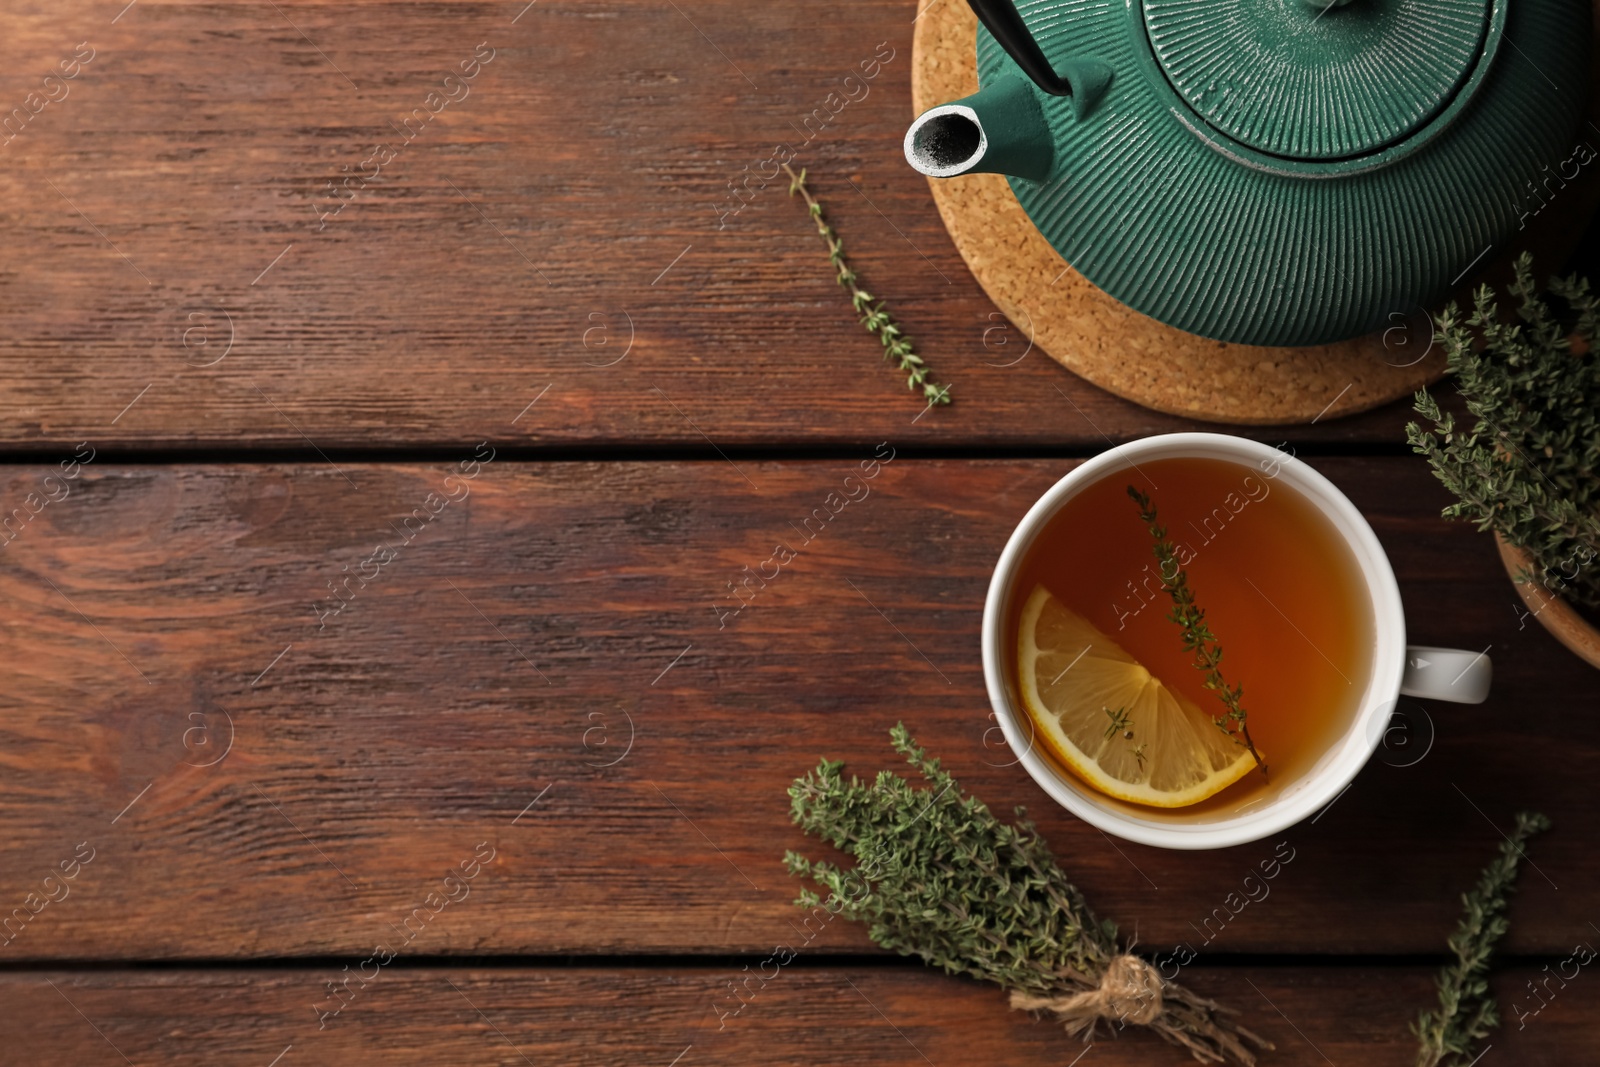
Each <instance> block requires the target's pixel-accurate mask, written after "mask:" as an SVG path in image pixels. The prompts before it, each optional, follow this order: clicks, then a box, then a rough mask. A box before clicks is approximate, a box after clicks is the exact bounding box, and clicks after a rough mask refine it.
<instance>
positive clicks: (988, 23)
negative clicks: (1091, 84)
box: [967, 0, 1072, 96]
mask: <svg viewBox="0 0 1600 1067" xmlns="http://www.w3.org/2000/svg"><path fill="white" fill-rule="evenodd" d="M967 3H968V4H970V5H971V6H972V10H973V11H974V12H976V13H977V15H978V18H979V19H980V20H982V22H983V24H984V26H985V27H986V28H987V29H988V31H989V32H990V33H991V34H993V35H994V39H995V40H996V41H999V42H1000V47H1001V48H1004V49H1005V50H1006V55H1008V56H1010V57H1011V58H1012V59H1013V60H1014V61H1015V62H1016V64H1017V66H1019V67H1021V68H1022V72H1023V73H1024V74H1026V75H1027V76H1028V77H1030V78H1032V79H1033V84H1035V85H1037V86H1038V87H1039V88H1040V89H1043V90H1044V91H1045V92H1047V93H1049V94H1050V95H1051V96H1071V95H1072V84H1071V83H1070V82H1069V81H1068V80H1067V79H1066V78H1063V77H1061V76H1060V75H1059V74H1057V73H1056V72H1055V68H1054V67H1052V66H1050V61H1049V60H1048V59H1046V58H1045V57H1044V51H1043V50H1042V49H1040V47H1039V42H1038V41H1035V40H1034V39H1033V34H1032V33H1031V32H1030V31H1029V30H1028V24H1027V23H1026V22H1023V21H1022V15H1021V14H1020V13H1019V12H1018V11H1017V5H1016V4H1015V3H1014V2H1013V0H967Z"/></svg>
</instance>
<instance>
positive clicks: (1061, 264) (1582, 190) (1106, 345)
mask: <svg viewBox="0 0 1600 1067" xmlns="http://www.w3.org/2000/svg"><path fill="white" fill-rule="evenodd" d="M918 6H919V9H920V13H919V14H918V16H917V24H916V30H915V34H914V37H913V41H912V60H911V62H912V68H911V98H912V104H913V106H914V108H915V109H916V110H915V114H921V113H922V112H923V111H925V110H927V109H928V108H930V107H933V106H935V105H937V104H942V103H948V102H949V101H951V100H956V99H959V98H961V97H963V96H968V95H970V94H972V93H975V92H977V91H978V71H977V56H976V48H977V27H978V19H977V16H976V15H974V14H973V12H972V9H971V8H970V7H969V6H968V5H967V3H966V0H919V4H918ZM1596 17H1597V19H1600V9H1597V16H1596ZM1596 67H1597V68H1600V64H1596ZM1595 97H1596V99H1597V100H1600V82H1597V91H1596V94H1595ZM1594 113H1595V114H1596V115H1600V108H1596V109H1595V111H1594ZM1585 140H1587V141H1589V143H1591V144H1594V145H1596V147H1600V134H1597V135H1596V136H1594V137H1588V138H1585ZM1597 174H1600V164H1593V163H1592V164H1590V165H1589V167H1588V168H1587V169H1586V170H1585V171H1584V172H1583V173H1582V174H1580V176H1579V178H1578V179H1577V180H1575V181H1573V182H1571V183H1570V184H1569V186H1568V188H1566V189H1564V190H1562V191H1561V192H1560V194H1559V195H1560V197H1561V201H1560V202H1556V201H1552V203H1551V205H1550V207H1549V208H1547V209H1546V210H1544V211H1542V212H1541V213H1540V214H1539V216H1538V217H1537V218H1535V219H1534V220H1532V221H1531V222H1530V223H1529V226H1528V230H1527V234H1526V240H1524V241H1522V242H1520V243H1518V244H1517V245H1516V246H1515V247H1514V248H1512V249H1510V250H1509V251H1508V252H1507V253H1506V254H1505V255H1503V256H1501V257H1498V258H1496V259H1495V260H1494V261H1493V263H1491V264H1488V265H1487V266H1486V269H1484V270H1483V271H1482V272H1481V273H1480V274H1479V276H1477V277H1474V278H1469V279H1467V281H1466V282H1465V283H1464V284H1463V286H1462V287H1461V288H1460V289H1459V290H1458V291H1457V293H1456V294H1454V296H1455V298H1456V299H1458V300H1462V301H1468V300H1470V289H1471V288H1472V287H1473V286H1475V285H1476V284H1477V283H1478V282H1480V281H1486V282H1488V283H1489V284H1503V279H1505V278H1509V277H1510V267H1509V265H1510V262H1511V260H1512V259H1513V258H1515V256H1516V255H1517V254H1518V253H1519V252H1521V251H1522V250H1523V249H1527V250H1529V251H1531V252H1533V255H1534V259H1535V262H1537V263H1538V264H1540V265H1541V266H1544V267H1546V268H1548V267H1549V266H1550V265H1552V264H1560V263H1564V262H1566V260H1567V258H1568V257H1569V256H1570V255H1571V253H1572V251H1573V249H1574V248H1576V246H1577V240H1578V238H1579V237H1580V236H1581V234H1582V232H1583V229H1584V226H1585V224H1586V223H1587V221H1588V219H1589V217H1590V215H1591V214H1593V212H1594V209H1595V205H1596V203H1597V202H1600V180H1596V177H1597ZM928 184H929V187H930V188H931V189H932V190H933V199H934V203H935V204H937V205H938V208H939V214H940V216H942V217H943V219H944V224H945V228H946V229H948V230H949V231H950V237H951V239H952V240H953V241H954V242H955V245H956V248H957V250H959V251H960V253H961V256H962V258H963V259H965V260H966V262H967V267H968V269H970V270H971V271H972V274H973V277H975V278H976V279H977V280H978V284H979V285H981V286H982V287H983V290H984V292H986V293H987V294H988V295H989V298H990V299H991V300H993V301H994V302H995V304H996V305H997V306H998V307H999V308H1000V310H1001V311H1002V312H1004V313H1005V315H1006V317H1007V318H1009V319H1010V320H1011V321H1012V322H1013V323H1015V324H1016V326H1017V327H1018V328H1019V329H1021V330H1022V331H1023V332H1024V334H1026V335H1027V336H1029V337H1031V338H1032V339H1033V342H1034V344H1035V345H1037V346H1038V347H1039V348H1041V349H1043V350H1044V351H1045V352H1046V353H1048V354H1049V355H1050V357H1051V358H1053V359H1054V360H1055V361H1056V362H1058V363H1060V364H1061V365H1062V366H1064V367H1066V368H1067V369H1068V370H1070V371H1072V372H1073V373H1074V374H1077V375H1080V376H1081V377H1083V378H1087V379H1088V380H1089V381H1091V382H1093V383H1094V384H1095V385H1098V386H1099V387H1100V388H1102V389H1105V390H1108V391H1109V392H1112V393H1115V394H1116V395H1118V396H1121V397H1125V398H1126V399H1128V400H1131V401H1133V402H1134V403H1136V404H1140V405H1143V406H1144V407H1148V408H1153V409H1155V410H1156V411H1164V412H1168V413H1170V414H1174V415H1185V416H1189V417H1191V418H1197V419H1205V420H1209V421H1215V422H1229V423H1241V424H1254V425H1270V424H1275V423H1295V422H1307V421H1319V420H1321V419H1327V418H1333V417H1336V416H1339V415H1351V414H1354V413H1356V412H1359V411H1367V410H1369V409H1371V408H1375V407H1378V406H1379V405H1381V404H1385V403H1388V402H1389V401H1391V400H1395V399H1397V398H1399V397H1402V396H1408V395H1410V394H1411V393H1413V392H1415V391H1416V390H1418V389H1421V388H1422V387H1424V386H1426V385H1428V384H1429V383H1431V382H1434V381H1437V380H1438V379H1439V377H1440V376H1441V375H1442V374H1443V373H1444V369H1445V360H1444V353H1443V351H1442V350H1441V347H1440V346H1437V345H1434V346H1432V350H1431V351H1429V348H1430V334H1431V329H1430V327H1429V320H1428V319H1427V318H1426V317H1425V314H1424V312H1423V309H1421V308H1412V309H1408V314H1407V315H1406V316H1405V317H1402V316H1399V315H1396V316H1395V318H1394V320H1393V325H1392V326H1391V327H1390V328H1389V329H1386V330H1383V331H1381V332H1379V333H1375V334H1372V335H1370V336H1367V337H1362V338H1357V339H1355V340H1351V341H1343V342H1340V343H1338V344H1332V345H1317V346H1314V347H1308V348H1266V347H1259V346H1255V345H1237V344H1228V343H1226V342H1222V341H1212V340H1208V339H1206V338H1204V337H1197V336H1196V335H1194V334H1191V333H1186V332H1184V331H1183V330H1178V329H1175V328H1173V327H1171V326H1166V325H1163V324H1162V323H1160V322H1157V321H1156V320H1155V319H1152V318H1150V317H1148V316H1146V315H1142V314H1140V313H1139V312H1137V311H1134V310H1133V309H1131V308H1129V307H1127V306H1126V305H1124V304H1121V303H1119V302H1118V301H1116V300H1113V299H1112V298H1111V297H1109V296H1107V295H1106V294H1105V293H1104V292H1102V291H1101V290H1099V289H1098V288H1096V287H1095V286H1094V285H1093V284H1091V283H1090V282H1089V281H1088V280H1087V279H1086V278H1084V277H1083V275H1081V274H1079V273H1078V272H1077V271H1075V270H1073V269H1072V268H1071V267H1070V266H1068V265H1067V262H1066V260H1064V259H1062V258H1061V256H1060V254H1059V253H1057V252H1056V250H1055V249H1054V248H1052V247H1050V243H1049V242H1048V241H1046V240H1045V239H1044V236H1043V235H1042V234H1040V232H1039V231H1038V230H1037V229H1036V228H1035V227H1034V225H1033V223H1032V222H1030V221H1029V220H1028V216H1027V214H1026V213H1025V212H1024V211H1023V210H1022V205H1020V204H1019V203H1017V198H1016V196H1015V195H1014V194H1013V193H1012V192H1011V186H1010V185H1009V184H1008V183H1007V181H1006V179H1005V178H1004V177H1002V176H1001V175H998V174H969V175H963V176H962V177H959V178H930V179H928ZM1429 310H1430V311H1432V310H1436V309H1429ZM1424 352H1426V353H1427V354H1426V355H1422V354H1423V353H1424ZM1418 356H1422V358H1421V359H1420V360H1419V359H1418Z"/></svg>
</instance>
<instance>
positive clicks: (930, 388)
mask: <svg viewBox="0 0 1600 1067" xmlns="http://www.w3.org/2000/svg"><path fill="white" fill-rule="evenodd" d="M783 171H784V173H785V174H787V175H789V195H790V196H795V195H797V194H798V195H799V196H801V197H802V198H804V200H805V202H806V207H807V209H808V210H809V211H810V212H811V218H812V219H813V220H814V221H815V222H816V224H817V233H819V234H821V235H822V240H823V241H824V242H825V243H826V244H827V246H828V262H829V263H832V264H833V268H834V271H835V272H836V280H837V281H838V283H839V284H840V285H842V286H844V287H845V288H847V289H849V290H850V303H851V305H852V306H853V307H854V308H855V309H856V314H857V315H859V316H861V325H863V326H865V327H866V328H867V332H868V333H870V334H873V335H874V336H876V337H877V338H878V340H879V341H881V342H883V358H884V359H892V360H895V361H896V362H897V363H898V364H899V367H900V369H901V370H903V371H905V372H906V388H907V389H912V390H915V389H916V388H917V387H918V386H921V388H922V395H923V396H925V397H926V398H927V400H928V404H929V406H930V407H931V406H932V405H934V404H948V403H950V387H949V386H948V385H940V384H939V383H938V382H936V381H935V380H934V379H932V378H931V377H929V372H928V367H927V364H925V363H924V362H923V361H922V357H921V356H919V355H917V353H916V351H915V349H914V348H913V347H912V343H911V338H909V337H907V336H905V335H904V334H903V333H901V331H900V326H899V324H898V323H896V322H895V320H894V316H893V315H891V314H889V311H888V309H886V308H885V307H884V306H883V301H882V300H878V299H877V298H876V297H874V296H873V295H872V294H871V293H869V292H867V291H866V290H865V289H863V288H861V286H859V285H857V284H856V272H855V271H853V270H851V269H850V264H849V263H848V262H846V260H845V258H844V242H843V241H841V240H840V239H839V235H838V234H836V233H834V232H833V227H832V226H829V225H828V221H827V219H825V218H823V215H822V204H821V203H819V202H818V201H817V198H816V197H814V196H812V195H811V190H810V189H807V188H806V172H805V169H804V168H801V170H800V173H799V174H796V173H795V172H794V168H792V167H790V166H789V164H787V163H785V164H784V165H783Z"/></svg>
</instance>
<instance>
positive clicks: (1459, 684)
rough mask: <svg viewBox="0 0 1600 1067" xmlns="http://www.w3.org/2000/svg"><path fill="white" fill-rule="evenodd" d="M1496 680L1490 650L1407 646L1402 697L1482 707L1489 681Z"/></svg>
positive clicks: (1487, 693)
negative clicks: (1447, 701) (1479, 705)
mask: <svg viewBox="0 0 1600 1067" xmlns="http://www.w3.org/2000/svg"><path fill="white" fill-rule="evenodd" d="M1493 676H1494V668H1493V666H1492V665H1491V664H1490V662H1489V657H1488V655H1487V650H1485V651H1484V652H1464V651H1462V650H1461V649H1459V648H1434V647H1433V646H1431V645H1407V646H1406V669H1405V673H1404V674H1403V675H1401V677H1400V695H1401V696H1408V697H1421V698H1422V699H1423V700H1449V701H1453V702H1454V703H1457V704H1482V703H1483V702H1484V700H1485V699H1486V698H1487V697H1488V696H1489V680H1490V679H1491V678H1492V677H1493Z"/></svg>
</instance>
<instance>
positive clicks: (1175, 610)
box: [1128, 485, 1267, 774]
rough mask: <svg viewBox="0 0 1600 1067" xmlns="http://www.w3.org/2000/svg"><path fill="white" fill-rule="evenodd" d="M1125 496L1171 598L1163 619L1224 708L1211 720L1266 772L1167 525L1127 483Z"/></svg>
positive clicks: (1239, 688)
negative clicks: (1174, 627) (1175, 629)
mask: <svg viewBox="0 0 1600 1067" xmlns="http://www.w3.org/2000/svg"><path fill="white" fill-rule="evenodd" d="M1128 496H1129V497H1131V498H1132V499H1133V502H1134V503H1135V504H1137V505H1138V506H1139V518H1141V519H1143V520H1144V524H1145V526H1147V527H1148V528H1149V530H1150V536H1151V538H1152V539H1153V540H1154V541H1155V546H1154V549H1153V551H1154V552H1155V557H1156V561H1157V570H1158V572H1159V573H1160V576H1161V588H1162V589H1165V590H1166V591H1167V594H1168V595H1169V596H1171V597H1172V611H1171V612H1169V613H1168V614H1167V618H1169V619H1171V620H1172V621H1173V622H1175V623H1177V624H1178V626H1180V627H1182V629H1183V648H1184V651H1186V652H1192V653H1194V666H1195V669H1196V670H1199V671H1201V672H1202V673H1204V674H1205V676H1206V680H1205V683H1204V684H1205V687H1206V688H1207V689H1209V690H1211V691H1212V692H1213V693H1215V694H1217V699H1218V700H1220V701H1222V704H1223V707H1225V708H1226V709H1227V710H1226V711H1224V712H1223V713H1222V714H1221V715H1217V716H1213V717H1212V720H1211V721H1212V722H1214V723H1216V724H1217V728H1218V729H1219V730H1221V731H1222V732H1223V733H1225V734H1227V735H1228V736H1229V737H1231V738H1233V741H1234V743H1235V744H1238V745H1241V746H1243V747H1244V748H1245V749H1246V750H1248V751H1249V753H1250V756H1251V758H1252V759H1254V760H1255V761H1256V766H1257V767H1260V768H1261V773H1262V774H1266V773H1267V764H1266V761H1264V760H1263V759H1262V758H1261V753H1259V752H1257V751H1256V743H1255V742H1254V741H1253V740H1251V738H1250V725H1249V723H1248V721H1247V719H1248V713H1247V712H1246V711H1245V709H1244V686H1243V685H1235V686H1229V685H1228V683H1227V680H1226V679H1225V678H1224V677H1223V676H1222V645H1221V644H1220V643H1219V642H1218V641H1217V635H1216V634H1214V633H1212V632H1211V626H1210V624H1209V623H1207V622H1206V613H1205V610H1204V609H1203V608H1201V607H1199V606H1198V605H1196V604H1195V600H1194V591H1193V590H1192V589H1190V588H1189V575H1188V573H1187V572H1186V571H1185V570H1184V569H1183V567H1182V566H1181V565H1180V564H1179V562H1178V550H1177V549H1176V548H1175V547H1174V546H1173V544H1172V542H1171V541H1169V540H1167V528H1166V527H1165V526H1163V525H1161V521H1160V517H1159V516H1158V515H1157V513H1156V506H1155V504H1153V503H1152V502H1151V500H1150V498H1149V497H1148V496H1147V495H1145V494H1144V493H1141V492H1140V491H1139V490H1138V488H1137V487H1136V486H1132V485H1130V486H1128Z"/></svg>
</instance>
